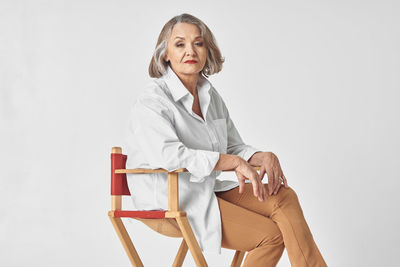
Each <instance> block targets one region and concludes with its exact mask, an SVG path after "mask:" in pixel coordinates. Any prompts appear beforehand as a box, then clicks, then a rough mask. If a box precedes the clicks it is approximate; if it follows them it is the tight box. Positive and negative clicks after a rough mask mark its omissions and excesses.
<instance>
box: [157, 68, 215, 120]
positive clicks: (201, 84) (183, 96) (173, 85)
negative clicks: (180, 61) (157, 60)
mask: <svg viewBox="0 0 400 267" xmlns="http://www.w3.org/2000/svg"><path fill="white" fill-rule="evenodd" d="M162 78H163V79H164V81H165V83H166V84H167V87H168V90H169V91H170V92H171V95H172V97H173V99H174V100H175V102H178V101H180V102H181V103H182V105H183V106H184V107H185V109H186V110H187V112H189V114H191V115H192V116H193V117H195V118H196V119H198V120H200V121H202V119H201V118H200V116H198V115H197V114H196V113H194V112H193V110H192V106H193V101H194V97H193V95H192V94H191V93H190V92H189V90H188V89H186V87H185V85H183V83H182V81H181V80H180V79H179V77H178V76H177V75H176V73H175V72H174V71H173V70H172V68H171V67H170V66H169V65H168V69H167V71H166V73H165V74H164V75H163V76H162ZM212 87H213V86H212V84H211V82H210V81H209V80H208V79H207V78H206V77H204V76H203V75H202V74H199V79H198V81H197V91H198V96H199V102H200V109H201V113H202V114H203V117H204V119H205V121H207V111H208V106H209V104H210V101H211V95H210V90H211V88H212Z"/></svg>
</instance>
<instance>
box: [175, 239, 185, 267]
mask: <svg viewBox="0 0 400 267" xmlns="http://www.w3.org/2000/svg"><path fill="white" fill-rule="evenodd" d="M187 251H188V246H187V244H186V241H185V239H182V243H181V246H180V247H179V250H178V253H177V254H176V257H175V261H174V263H173V264H172V267H182V264H183V261H184V260H185V257H186V253H187Z"/></svg>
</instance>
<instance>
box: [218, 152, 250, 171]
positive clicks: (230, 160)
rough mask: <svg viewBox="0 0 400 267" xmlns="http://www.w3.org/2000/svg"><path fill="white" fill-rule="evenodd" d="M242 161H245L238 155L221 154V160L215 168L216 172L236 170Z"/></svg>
mask: <svg viewBox="0 0 400 267" xmlns="http://www.w3.org/2000/svg"><path fill="white" fill-rule="evenodd" d="M241 160H244V159H242V158H241V157H239V156H236V155H232V154H222V153H221V154H220V156H219V160H218V162H217V164H216V165H215V167H214V170H220V171H226V170H235V169H236V168H237V167H238V166H239V165H240V161H241Z"/></svg>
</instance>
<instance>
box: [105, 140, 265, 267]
mask: <svg viewBox="0 0 400 267" xmlns="http://www.w3.org/2000/svg"><path fill="white" fill-rule="evenodd" d="M126 159H127V156H126V155H124V154H122V149H121V148H120V147H113V148H112V152H111V210H110V211H109V212H108V216H109V217H110V220H111V222H112V224H113V226H114V228H115V230H116V231H117V234H118V237H119V239H120V240H121V242H122V245H123V246H124V249H125V251H126V253H127V254H128V257H129V260H130V261H131V263H132V265H133V266H135V267H143V263H142V261H141V259H140V257H139V255H138V253H137V251H136V249H135V247H134V245H133V243H132V241H131V239H130V237H129V234H128V232H127V231H126V229H125V226H124V224H123V222H122V220H121V218H134V219H137V220H140V221H142V222H143V223H145V224H146V225H148V226H149V227H151V228H152V229H153V230H155V231H157V232H159V233H160V234H163V235H166V236H170V237H183V240H182V243H181V245H180V247H179V250H178V253H177V255H176V257H175V260H174V263H173V264H172V266H173V267H181V266H182V264H183V261H184V259H185V256H186V253H187V251H188V247H189V249H190V252H191V254H192V256H193V258H194V261H195V263H196V265H197V266H198V267H206V266H208V265H207V262H206V260H205V258H204V255H203V253H202V251H201V249H200V246H199V244H198V243H197V240H196V238H195V236H194V234H193V231H192V228H191V226H190V223H189V221H188V219H187V217H186V212H185V211H183V210H179V196H178V174H179V173H180V172H187V169H185V168H181V169H178V170H175V171H172V172H168V170H165V169H154V170H153V169H126V168H125V163H126ZM254 168H255V169H256V170H258V169H259V167H254ZM155 172H167V173H168V210H149V211H130V210H122V196H123V195H128V196H130V192H129V188H128V184H127V181H126V174H127V173H155ZM244 254H245V251H238V250H237V251H236V253H235V255H234V257H233V260H232V263H231V267H240V265H241V264H242V261H243V257H244Z"/></svg>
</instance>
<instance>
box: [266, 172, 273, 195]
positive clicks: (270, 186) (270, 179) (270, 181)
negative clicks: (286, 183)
mask: <svg viewBox="0 0 400 267" xmlns="http://www.w3.org/2000/svg"><path fill="white" fill-rule="evenodd" d="M267 174H268V193H269V195H270V196H271V195H272V193H273V189H274V172H273V171H272V170H270V171H269V172H268V171H267Z"/></svg>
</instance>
